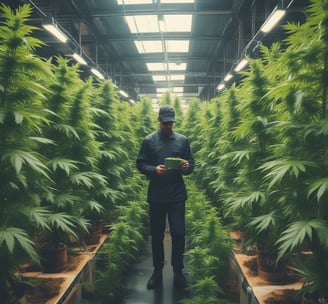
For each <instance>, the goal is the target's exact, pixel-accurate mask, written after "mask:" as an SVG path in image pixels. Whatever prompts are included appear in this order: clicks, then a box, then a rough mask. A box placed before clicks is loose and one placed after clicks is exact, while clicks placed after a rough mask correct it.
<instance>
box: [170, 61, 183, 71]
mask: <svg viewBox="0 0 328 304" xmlns="http://www.w3.org/2000/svg"><path fill="white" fill-rule="evenodd" d="M186 68H187V64H186V63H179V64H177V63H174V62H169V70H170V71H185V70H186Z"/></svg>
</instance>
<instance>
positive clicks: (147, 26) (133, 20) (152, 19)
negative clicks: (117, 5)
mask: <svg viewBox="0 0 328 304" xmlns="http://www.w3.org/2000/svg"><path fill="white" fill-rule="evenodd" d="M125 19H126V22H127V23H128V26H129V28H130V32H131V33H134V34H135V33H157V32H159V27H158V20H157V16H156V15H138V16H125Z"/></svg>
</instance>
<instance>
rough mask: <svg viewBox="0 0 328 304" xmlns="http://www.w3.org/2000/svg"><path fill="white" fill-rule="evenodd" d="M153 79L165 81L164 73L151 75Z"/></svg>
mask: <svg viewBox="0 0 328 304" xmlns="http://www.w3.org/2000/svg"><path fill="white" fill-rule="evenodd" d="M153 80H154V81H166V75H153Z"/></svg>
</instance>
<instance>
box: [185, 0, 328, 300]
mask: <svg viewBox="0 0 328 304" xmlns="http://www.w3.org/2000/svg"><path fill="white" fill-rule="evenodd" d="M306 14H307V20H306V22H305V23H304V24H288V25H286V26H285V29H286V32H287V34H288V37H287V38H286V39H285V41H283V42H281V43H275V44H273V45H272V46H271V47H270V48H268V47H264V46H262V47H261V55H262V56H261V58H260V59H251V58H249V62H250V66H249V69H248V71H246V72H243V73H242V81H241V84H240V85H239V86H232V87H231V88H230V89H228V90H226V91H225V92H224V94H222V95H220V96H219V97H217V98H215V99H213V100H212V101H211V102H209V103H206V104H200V103H199V102H197V101H195V102H194V103H192V104H191V108H190V109H189V112H190V113H189V114H188V115H189V116H190V117H192V115H194V117H193V118H191V119H193V121H194V122H195V124H194V128H196V129H198V130H201V131H200V134H199V135H196V134H193V133H192V131H191V134H190V135H191V137H192V142H193V141H194V142H195V144H196V145H197V149H196V157H197V158H198V159H199V160H200V162H201V163H200V165H199V166H200V167H201V170H199V171H198V177H199V180H200V183H201V185H203V186H204V188H206V191H207V193H208V195H209V197H211V199H212V200H213V201H215V203H216V204H217V205H218V206H219V207H220V208H219V209H220V210H222V212H223V213H224V215H225V217H226V220H227V221H230V222H231V223H233V224H234V227H235V228H236V227H238V228H241V229H243V230H244V231H246V232H247V236H248V240H249V242H251V243H255V244H256V245H257V248H258V249H260V250H265V251H267V252H270V253H271V258H272V259H273V260H274V263H272V264H271V267H275V266H277V263H278V262H279V261H280V262H282V261H286V260H287V262H288V260H289V263H290V262H291V261H292V264H293V266H294V267H295V268H296V269H297V270H298V272H300V273H301V274H302V276H304V285H303V287H302V293H303V294H306V295H312V296H313V297H314V298H315V299H316V300H317V301H321V303H327V301H328V292H327V291H328V279H327V275H326V274H327V271H328V233H327V232H328V208H327V199H328V180H327V177H328V162H327V160H328V158H327V151H328V131H327V130H328V120H327V97H328V95H327V94H328V91H327V89H328V82H327V74H328V47H327V46H328V22H327V20H328V1H326V0H312V1H311V3H310V5H309V7H308V9H307V11H306ZM303 250H308V251H311V252H312V256H311V258H309V259H306V260H304V259H302V252H303ZM290 258H291V259H290ZM267 266H269V265H267Z"/></svg>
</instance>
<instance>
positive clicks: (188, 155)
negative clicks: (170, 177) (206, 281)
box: [182, 138, 195, 175]
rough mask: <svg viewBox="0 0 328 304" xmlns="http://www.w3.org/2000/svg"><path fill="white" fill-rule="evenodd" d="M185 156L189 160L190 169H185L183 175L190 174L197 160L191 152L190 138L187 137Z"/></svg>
mask: <svg viewBox="0 0 328 304" xmlns="http://www.w3.org/2000/svg"><path fill="white" fill-rule="evenodd" d="M183 158H184V159H185V160H187V161H188V163H189V169H188V170H187V171H183V172H182V174H183V175H189V174H191V173H192V172H193V171H194V166H195V160H194V157H193V155H192V152H191V148H190V144H189V140H188V139H187V138H186V142H185V152H184V156H183Z"/></svg>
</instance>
